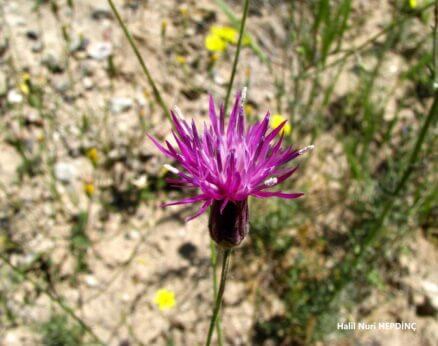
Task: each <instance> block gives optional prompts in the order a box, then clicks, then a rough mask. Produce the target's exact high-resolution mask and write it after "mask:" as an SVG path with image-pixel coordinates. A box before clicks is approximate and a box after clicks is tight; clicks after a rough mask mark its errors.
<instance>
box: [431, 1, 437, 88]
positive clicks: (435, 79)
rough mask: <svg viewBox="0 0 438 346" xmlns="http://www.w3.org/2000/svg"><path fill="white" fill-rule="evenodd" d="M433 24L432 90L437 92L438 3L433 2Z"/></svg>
mask: <svg viewBox="0 0 438 346" xmlns="http://www.w3.org/2000/svg"><path fill="white" fill-rule="evenodd" d="M434 17H435V23H434V27H433V51H432V54H433V88H434V90H438V1H435V10H434Z"/></svg>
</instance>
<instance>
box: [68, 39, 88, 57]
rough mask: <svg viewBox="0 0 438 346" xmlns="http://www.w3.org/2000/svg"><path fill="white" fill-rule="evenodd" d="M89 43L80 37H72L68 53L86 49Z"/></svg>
mask: <svg viewBox="0 0 438 346" xmlns="http://www.w3.org/2000/svg"><path fill="white" fill-rule="evenodd" d="M88 43H89V41H88V40H87V39H86V38H84V37H83V36H82V35H73V37H72V39H71V41H70V45H69V47H68V50H69V52H70V53H75V52H79V51H83V50H85V49H86V48H87V45H88Z"/></svg>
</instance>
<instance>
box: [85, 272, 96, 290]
mask: <svg viewBox="0 0 438 346" xmlns="http://www.w3.org/2000/svg"><path fill="white" fill-rule="evenodd" d="M85 283H86V284H87V286H88V287H91V288H93V287H97V286H99V282H98V281H97V279H96V278H95V277H94V276H93V275H87V276H86V277H85Z"/></svg>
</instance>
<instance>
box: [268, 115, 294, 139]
mask: <svg viewBox="0 0 438 346" xmlns="http://www.w3.org/2000/svg"><path fill="white" fill-rule="evenodd" d="M285 120H287V119H286V118H285V117H284V116H282V115H281V114H274V115H273V116H272V117H271V121H270V125H271V127H272V128H273V129H275V128H277V127H278V126H279V125H280V124H281V123H282V122H284V121H285ZM291 132H292V126H291V125H290V124H289V123H286V124H285V125H284V126H283V129H282V130H281V133H282V134H283V133H284V134H285V135H286V136H287V135H289V134H290V133H291Z"/></svg>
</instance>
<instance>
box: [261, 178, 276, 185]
mask: <svg viewBox="0 0 438 346" xmlns="http://www.w3.org/2000/svg"><path fill="white" fill-rule="evenodd" d="M277 182H278V179H277V178H276V177H270V178H268V179H266V180H265V182H264V184H265V186H267V187H271V186H274V185H275V184H277Z"/></svg>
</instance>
